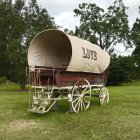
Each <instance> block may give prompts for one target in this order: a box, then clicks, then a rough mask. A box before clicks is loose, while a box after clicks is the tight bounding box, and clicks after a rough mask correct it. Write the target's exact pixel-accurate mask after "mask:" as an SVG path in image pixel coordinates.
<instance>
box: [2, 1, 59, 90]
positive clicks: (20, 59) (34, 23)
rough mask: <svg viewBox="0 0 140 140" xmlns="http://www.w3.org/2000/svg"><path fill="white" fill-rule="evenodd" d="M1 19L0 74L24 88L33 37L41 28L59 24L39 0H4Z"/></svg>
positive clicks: (54, 26) (53, 26)
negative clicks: (29, 48)
mask: <svg viewBox="0 0 140 140" xmlns="http://www.w3.org/2000/svg"><path fill="white" fill-rule="evenodd" d="M0 23H1V32H0V36H1V41H0V60H2V61H0V74H1V75H4V76H6V77H7V78H8V79H10V80H11V81H14V82H17V83H19V85H20V86H21V88H25V84H26V73H25V72H26V67H27V49H28V46H29V43H30V41H31V39H32V38H33V37H34V36H35V35H36V34H37V33H38V32H40V31H42V30H45V29H48V28H57V26H56V25H55V23H54V20H53V18H52V17H50V16H49V14H48V12H47V10H46V9H44V8H41V7H39V6H38V4H37V1H36V0H31V1H30V3H29V4H28V5H25V2H24V1H23V0H16V1H15V4H12V2H11V1H7V0H3V1H2V2H1V3H0Z"/></svg>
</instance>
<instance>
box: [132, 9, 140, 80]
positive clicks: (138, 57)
mask: <svg viewBox="0 0 140 140" xmlns="http://www.w3.org/2000/svg"><path fill="white" fill-rule="evenodd" d="M139 14H140V7H139ZM132 39H133V42H134V45H135V49H134V51H133V53H132V56H133V57H134V58H135V64H136V66H137V69H138V73H139V75H140V18H137V19H136V21H135V23H134V24H133V28H132ZM139 77H140V76H139Z"/></svg>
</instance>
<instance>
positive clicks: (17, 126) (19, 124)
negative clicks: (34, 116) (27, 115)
mask: <svg viewBox="0 0 140 140" xmlns="http://www.w3.org/2000/svg"><path fill="white" fill-rule="evenodd" d="M36 124H37V123H36V122H35V121H33V120H18V121H15V122H11V123H10V126H9V129H12V130H21V129H24V128H27V127H29V126H33V125H36Z"/></svg>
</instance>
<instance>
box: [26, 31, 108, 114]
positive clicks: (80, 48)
mask: <svg viewBox="0 0 140 140" xmlns="http://www.w3.org/2000/svg"><path fill="white" fill-rule="evenodd" d="M109 63H110V56H109V54H108V53H107V52H106V51H104V50H102V49H101V48H100V47H99V46H97V45H95V44H92V43H90V42H89V41H86V40H83V39H80V38H78V37H75V36H71V35H68V34H65V33H64V32H62V31H60V30H55V29H50V30H45V31H42V32H40V33H39V34H38V35H37V36H35V37H34V38H33V40H32V41H31V43H30V46H29V49H28V65H29V72H28V81H29V84H30V85H31V90H30V95H32V94H31V92H32V90H33V89H34V95H33V97H32V98H31V96H30V98H29V100H30V102H29V104H30V105H29V111H31V112H35V113H41V114H43V113H46V112H48V111H49V110H50V109H51V108H56V104H57V101H59V100H61V99H67V100H68V101H69V102H70V110H71V111H72V112H80V111H84V110H86V109H87V108H88V107H89V105H90V100H91V97H92V96H96V97H98V98H99V101H100V103H101V104H105V103H108V101H109V93H108V90H107V89H106V88H105V84H106V82H107V71H108V66H109Z"/></svg>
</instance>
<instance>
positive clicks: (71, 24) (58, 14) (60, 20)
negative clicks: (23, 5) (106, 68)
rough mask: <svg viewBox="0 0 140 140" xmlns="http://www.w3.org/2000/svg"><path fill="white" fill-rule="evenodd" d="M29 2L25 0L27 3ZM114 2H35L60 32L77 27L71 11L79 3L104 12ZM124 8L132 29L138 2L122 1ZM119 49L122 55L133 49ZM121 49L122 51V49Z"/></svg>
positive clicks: (56, 0)
mask: <svg viewBox="0 0 140 140" xmlns="http://www.w3.org/2000/svg"><path fill="white" fill-rule="evenodd" d="M29 1H30V0H26V2H29ZM114 1H115V0H37V3H38V4H39V6H41V7H42V8H46V9H47V11H48V13H49V15H50V16H51V17H54V21H55V23H56V24H57V25H59V26H60V27H61V28H60V29H61V30H63V29H65V28H67V29H69V30H74V29H75V26H78V25H79V24H80V23H79V18H78V17H74V12H73V10H74V9H76V8H78V5H79V4H80V3H96V5H98V6H99V7H101V8H103V9H104V10H105V9H107V7H109V6H110V5H112V4H113V2H114ZM123 2H124V4H125V6H127V7H129V9H128V10H127V14H128V19H129V26H130V28H132V25H133V23H134V22H135V20H136V18H137V17H138V16H139V14H138V12H139V9H138V6H140V0H123ZM117 48H121V49H118V50H117V53H120V54H121V53H122V54H123V55H129V54H131V52H132V50H133V49H128V50H127V51H125V48H124V47H122V45H121V44H119V45H118V46H117ZM122 48H123V49H122Z"/></svg>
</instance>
